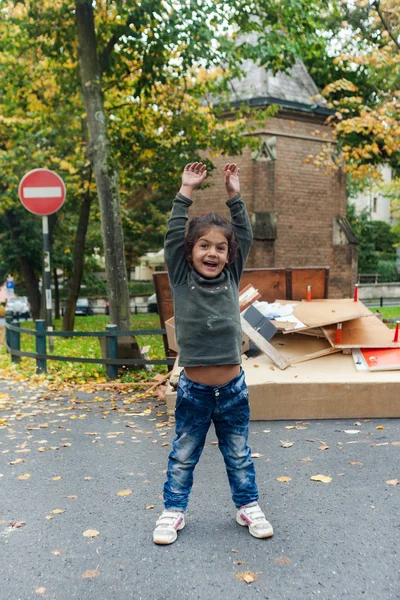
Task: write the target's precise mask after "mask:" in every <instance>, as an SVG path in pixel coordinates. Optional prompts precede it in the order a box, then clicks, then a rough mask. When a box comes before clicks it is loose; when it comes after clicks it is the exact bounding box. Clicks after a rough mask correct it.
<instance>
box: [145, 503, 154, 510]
mask: <svg viewBox="0 0 400 600" xmlns="http://www.w3.org/2000/svg"><path fill="white" fill-rule="evenodd" d="M152 508H154V504H149V505H148V506H146V510H150V509H152Z"/></svg>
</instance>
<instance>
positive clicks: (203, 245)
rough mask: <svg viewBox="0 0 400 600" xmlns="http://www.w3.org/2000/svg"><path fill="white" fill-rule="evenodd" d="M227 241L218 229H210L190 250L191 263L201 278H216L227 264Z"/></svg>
mask: <svg viewBox="0 0 400 600" xmlns="http://www.w3.org/2000/svg"><path fill="white" fill-rule="evenodd" d="M228 253H229V246H228V240H227V239H226V237H225V235H224V234H223V233H222V231H221V230H220V229H218V228H217V227H212V228H211V229H209V230H208V231H207V232H206V233H204V234H203V235H201V236H200V237H199V239H198V240H197V241H196V243H195V245H194V246H193V250H192V263H193V266H194V268H195V269H196V271H197V272H198V273H199V274H200V275H202V276H203V277H218V275H219V274H220V273H221V271H222V269H223V268H224V267H225V265H226V264H228Z"/></svg>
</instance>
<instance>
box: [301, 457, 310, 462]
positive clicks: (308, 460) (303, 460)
mask: <svg viewBox="0 0 400 600" xmlns="http://www.w3.org/2000/svg"><path fill="white" fill-rule="evenodd" d="M311 461H312V458H310V457H309V456H306V457H305V458H299V462H311Z"/></svg>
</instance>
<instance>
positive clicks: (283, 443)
mask: <svg viewBox="0 0 400 600" xmlns="http://www.w3.org/2000/svg"><path fill="white" fill-rule="evenodd" d="M280 442H281V446H282V448H291V447H292V446H293V444H294V442H289V440H280Z"/></svg>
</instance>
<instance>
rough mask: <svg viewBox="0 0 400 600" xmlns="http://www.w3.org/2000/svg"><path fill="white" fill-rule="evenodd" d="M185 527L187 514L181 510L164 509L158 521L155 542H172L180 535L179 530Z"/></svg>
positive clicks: (154, 536)
mask: <svg viewBox="0 0 400 600" xmlns="http://www.w3.org/2000/svg"><path fill="white" fill-rule="evenodd" d="M184 527H185V515H184V514H183V512H181V511H175V510H164V511H163V512H162V514H161V516H160V518H159V519H158V520H157V522H156V528H155V530H154V533H153V542H154V543H155V544H172V543H173V542H174V541H175V540H176V538H177V537H178V533H177V532H178V531H180V530H181V529H183V528H184Z"/></svg>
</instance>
